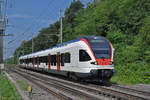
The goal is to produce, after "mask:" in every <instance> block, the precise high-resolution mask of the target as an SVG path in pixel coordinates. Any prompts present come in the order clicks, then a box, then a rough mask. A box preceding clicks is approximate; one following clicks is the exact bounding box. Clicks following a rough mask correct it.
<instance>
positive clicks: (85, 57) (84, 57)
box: [79, 50, 91, 62]
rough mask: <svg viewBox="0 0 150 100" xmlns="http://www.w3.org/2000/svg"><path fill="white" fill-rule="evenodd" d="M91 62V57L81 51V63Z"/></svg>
mask: <svg viewBox="0 0 150 100" xmlns="http://www.w3.org/2000/svg"><path fill="white" fill-rule="evenodd" d="M89 60H91V57H90V56H89V54H88V53H87V52H86V51H85V50H79V61H81V62H83V61H89Z"/></svg>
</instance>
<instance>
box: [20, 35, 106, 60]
mask: <svg viewBox="0 0 150 100" xmlns="http://www.w3.org/2000/svg"><path fill="white" fill-rule="evenodd" d="M82 38H85V39H87V40H90V39H106V38H105V37H102V36H82V37H80V38H78V39H75V40H71V41H68V42H64V43H62V44H58V45H56V46H54V47H51V48H48V49H45V50H41V51H37V52H34V53H31V54H27V55H24V56H21V57H19V58H27V57H28V56H32V55H34V54H37V53H41V52H43V51H47V50H50V49H53V48H58V47H62V46H64V45H67V44H71V43H75V42H78V41H80V40H81V39H82Z"/></svg>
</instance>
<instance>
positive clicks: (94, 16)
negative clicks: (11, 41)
mask: <svg viewBox="0 0 150 100" xmlns="http://www.w3.org/2000/svg"><path fill="white" fill-rule="evenodd" d="M63 24H64V26H63V37H64V40H63V41H68V40H72V39H76V38H78V37H81V36H84V35H98V36H104V37H107V38H108V39H109V40H110V41H111V42H112V44H113V46H114V48H115V55H114V64H115V69H116V70H118V73H117V74H116V75H115V76H114V77H113V78H112V79H111V81H113V82H117V83H122V84H137V83H143V80H142V72H143V71H146V72H150V46H149V44H150V0H95V1H94V2H93V3H91V4H88V5H87V7H86V8H84V6H83V4H82V3H81V2H80V1H79V0H76V1H74V2H72V3H71V5H70V7H69V8H67V9H66V11H65V17H64V18H63ZM59 26H60V25H59V21H58V22H56V23H54V24H51V25H50V26H49V27H48V28H45V29H42V30H41V31H40V33H39V35H38V36H37V37H35V38H34V41H35V51H39V50H42V49H46V48H49V47H52V46H54V45H56V44H58V43H59V41H60V40H59V39H58V37H57V36H56V35H52V36H51V37H48V36H45V35H44V34H59V30H60V29H59ZM23 45H24V46H25V47H26V49H25V54H28V53H31V49H28V48H27V47H31V40H29V41H24V42H22V44H21V45H20V47H19V48H17V49H16V51H15V53H14V56H15V57H16V55H17V52H20V55H22V52H21V51H22V50H23ZM144 83H150V80H144Z"/></svg>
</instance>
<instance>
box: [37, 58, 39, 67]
mask: <svg viewBox="0 0 150 100" xmlns="http://www.w3.org/2000/svg"><path fill="white" fill-rule="evenodd" d="M37 68H39V57H37Z"/></svg>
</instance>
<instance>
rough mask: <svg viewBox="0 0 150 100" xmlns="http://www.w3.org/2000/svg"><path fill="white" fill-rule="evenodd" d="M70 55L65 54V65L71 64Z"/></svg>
mask: <svg viewBox="0 0 150 100" xmlns="http://www.w3.org/2000/svg"><path fill="white" fill-rule="evenodd" d="M70 56H71V55H70V53H69V52H68V53H65V63H70Z"/></svg>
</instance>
